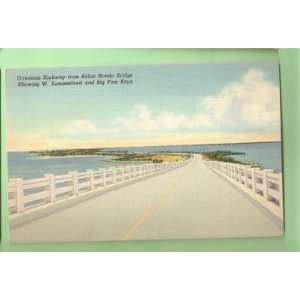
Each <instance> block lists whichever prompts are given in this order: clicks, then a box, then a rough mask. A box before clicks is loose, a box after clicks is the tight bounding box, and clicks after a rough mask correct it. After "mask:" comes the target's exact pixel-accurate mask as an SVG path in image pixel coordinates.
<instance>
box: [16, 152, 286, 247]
mask: <svg viewBox="0 0 300 300" xmlns="http://www.w3.org/2000/svg"><path fill="white" fill-rule="evenodd" d="M281 234H282V226H281V225H280V224H279V223H278V220H276V219H275V218H274V217H273V216H272V215H271V214H269V213H268V212H267V211H266V210H265V209H263V208H261V207H259V206H258V205H257V204H256V203H255V201H252V200H251V199H250V198H248V196H246V195H245V194H244V193H243V192H241V191H239V190H238V189H237V188H235V187H233V186H232V185H230V184H229V182H228V181H226V180H225V179H223V178H221V177H219V176H218V175H217V174H215V173H214V172H213V171H211V170H210V169H209V168H208V167H207V166H206V165H205V164H204V163H203V161H202V160H201V158H200V157H199V158H195V159H193V160H192V162H191V163H189V164H188V165H186V166H185V167H182V168H179V169H176V170H173V171H170V172H167V173H164V174H161V175H158V176H155V177H152V178H147V179H145V180H143V181H139V182H136V183H133V184H130V185H128V186H124V187H122V188H120V189H117V190H113V191H110V192H107V193H105V194H103V195H101V196H99V197H96V198H93V199H90V200H87V201H85V202H82V203H80V204H77V205H75V206H72V207H69V208H67V209H63V210H61V211H58V212H56V213H53V214H51V215H49V216H46V217H44V218H42V219H38V220H35V221H33V222H31V223H28V224H25V225H23V226H21V227H17V228H14V229H12V230H11V239H12V242H29V243H31V242H51V241H101V240H120V239H123V240H131V239H134V240H135V239H155V240H157V239H180V238H185V239H193V238H215V237H251V236H280V235H281Z"/></svg>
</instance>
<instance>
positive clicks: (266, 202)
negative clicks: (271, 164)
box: [206, 160, 283, 219]
mask: <svg viewBox="0 0 300 300" xmlns="http://www.w3.org/2000/svg"><path fill="white" fill-rule="evenodd" d="M206 163H207V165H208V166H209V167H210V168H211V169H213V170H215V171H216V172H217V173H219V174H221V175H222V176H224V177H226V178H227V179H228V180H229V181H231V182H232V183H234V184H235V185H236V186H238V187H240V188H241V189H243V190H244V191H245V192H247V193H248V194H250V195H251V196H252V197H253V198H255V199H256V200H257V201H259V202H260V203H261V204H262V205H263V206H265V207H266V208H268V209H269V210H270V211H272V212H273V213H274V214H275V215H276V216H278V217H279V218H280V219H283V190H282V173H275V172H274V171H273V170H271V169H260V168H257V167H255V166H250V165H242V164H238V163H226V162H221V161H211V160H209V161H206Z"/></svg>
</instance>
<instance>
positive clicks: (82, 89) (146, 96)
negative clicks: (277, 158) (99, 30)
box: [6, 63, 280, 150]
mask: <svg viewBox="0 0 300 300" xmlns="http://www.w3.org/2000/svg"><path fill="white" fill-rule="evenodd" d="M109 72H112V73H116V72H127V73H132V74H133V84H131V85H117V86H110V85H105V86H55V87H39V88H36V87H17V84H16V82H17V81H16V79H17V76H34V75H42V74H49V75H50V74H54V75H55V74H57V75H60V74H79V75H81V74H82V73H92V74H97V73H109ZM6 79H7V80H6V82H7V85H6V92H7V108H8V109H7V111H8V129H9V132H8V133H9V135H8V137H9V140H8V142H9V149H10V150H31V149H46V148H47V149H48V148H72V147H98V146H99V147H103V146H131V145H132V146H138V145H157V144H189V143H199V144H201V143H222V142H244V141H245V142H246V141H247V142H249V141H263V140H278V139H279V138H280V118H279V117H280V113H279V109H280V105H279V103H280V102H279V101H280V99H279V94H280V93H279V72H278V64H276V63H257V64H255V63H252V64H198V65H152V66H123V67H94V68H90V67H89V68H68V69H66V68H64V69H23V70H8V71H7V74H6Z"/></svg>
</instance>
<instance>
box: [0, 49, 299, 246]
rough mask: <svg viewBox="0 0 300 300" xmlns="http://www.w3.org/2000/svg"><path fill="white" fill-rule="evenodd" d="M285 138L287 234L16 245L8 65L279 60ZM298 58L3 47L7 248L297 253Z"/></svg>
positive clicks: (282, 52)
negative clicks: (10, 209) (11, 219)
mask: <svg viewBox="0 0 300 300" xmlns="http://www.w3.org/2000/svg"><path fill="white" fill-rule="evenodd" d="M278 60H279V62H280V66H281V86H282V90H281V93H282V117H283V137H284V139H283V141H284V153H283V154H284V188H285V189H284V193H285V236H284V237H283V238H247V239H211V240H209V239H206V240H205V239H204V240H176V241H126V242H123V241H122V242H121V241H120V242H98V243H56V244H34V245H33V244H32V245H11V244H10V243H9V225H8V214H7V186H6V183H7V178H8V177H7V157H6V127H5V126H6V125H5V124H6V110H5V84H4V83H5V69H6V68H28V67H63V66H64V67H67V66H70V67H75V66H101V65H129V64H131V65H133V64H135V65H137V64H172V63H174V64H183V63H202V62H205V63H208V62H209V63H218V62H245V61H248V62H249V61H252V62H253V61H255V62H258V61H278ZM299 61H300V50H297V49H279V50H276V49H0V67H1V78H2V80H1V179H2V183H1V200H2V202H1V208H2V209H1V222H2V226H1V233H2V240H1V246H0V250H2V251H297V250H299V249H300V209H299V200H300V188H299V178H300V177H299V171H300V162H299V153H300V151H299V150H300V147H299V144H300V139H299V138H298V135H299V132H300V122H299V119H298V118H299V117H300V109H299V78H300V77H299ZM297 154H298V155H297Z"/></svg>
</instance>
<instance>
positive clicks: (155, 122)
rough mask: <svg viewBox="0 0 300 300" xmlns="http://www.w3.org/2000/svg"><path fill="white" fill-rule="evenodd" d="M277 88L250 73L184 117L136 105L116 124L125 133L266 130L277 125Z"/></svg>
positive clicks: (278, 105) (258, 75)
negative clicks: (156, 111) (186, 130)
mask: <svg viewBox="0 0 300 300" xmlns="http://www.w3.org/2000/svg"><path fill="white" fill-rule="evenodd" d="M279 121H280V92H279V88H278V86H276V85H275V84H274V83H272V82H271V81H268V80H266V79H265V77H264V74H263V72H261V71H259V70H255V69H251V70H249V71H248V72H247V73H246V74H245V75H244V76H243V77H242V78H241V80H240V81H237V82H232V83H229V84H227V85H226V86H225V87H224V88H223V89H222V90H221V92H220V93H218V94H216V95H213V96H207V97H204V98H203V99H201V101H200V107H199V109H198V111H196V112H195V113H194V114H193V115H191V116H187V115H184V114H178V113H174V112H170V111H163V112H161V113H160V114H158V115H156V116H155V115H154V114H153V113H152V112H151V111H150V109H149V108H148V107H146V106H144V105H137V106H135V107H134V108H133V110H132V111H131V113H130V114H129V115H128V116H126V117H119V118H117V119H116V120H115V122H114V123H115V124H116V125H117V126H118V127H120V129H123V130H127V131H155V130H172V129H208V128H211V129H220V128H223V129H226V127H227V128H229V127H236V128H241V129H243V128H248V129H249V128H250V129H257V128H268V127H270V126H273V125H279V124H280V122H279Z"/></svg>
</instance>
